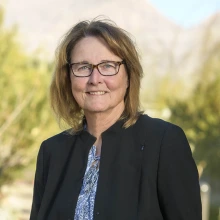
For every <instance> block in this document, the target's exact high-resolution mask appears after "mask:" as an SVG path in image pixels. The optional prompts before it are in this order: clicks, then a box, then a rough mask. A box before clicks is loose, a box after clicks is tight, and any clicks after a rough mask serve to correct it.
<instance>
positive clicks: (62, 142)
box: [41, 130, 76, 151]
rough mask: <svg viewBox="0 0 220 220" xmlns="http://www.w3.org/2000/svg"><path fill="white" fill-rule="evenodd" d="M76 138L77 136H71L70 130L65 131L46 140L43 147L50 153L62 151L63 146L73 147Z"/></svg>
mask: <svg viewBox="0 0 220 220" xmlns="http://www.w3.org/2000/svg"><path fill="white" fill-rule="evenodd" d="M75 137H76V135H75V134H71V133H70V132H69V130H65V131H63V132H61V133H59V134H56V135H54V136H52V137H49V138H48V139H46V140H44V141H43V142H42V144H41V147H44V148H46V149H47V150H48V151H51V150H52V151H54V150H56V149H60V147H61V146H62V148H63V147H64V146H69V145H71V143H73V141H74V140H75Z"/></svg>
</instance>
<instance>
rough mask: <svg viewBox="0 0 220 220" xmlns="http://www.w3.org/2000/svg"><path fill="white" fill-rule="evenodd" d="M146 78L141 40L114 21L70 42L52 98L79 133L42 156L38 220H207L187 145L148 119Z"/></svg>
mask: <svg viewBox="0 0 220 220" xmlns="http://www.w3.org/2000/svg"><path fill="white" fill-rule="evenodd" d="M141 77H142V67H141V65H140V62H139V57H138V54H137V51H136V49H135V46H134V44H133V42H132V40H131V39H130V38H129V36H128V34H127V33H126V32H125V31H124V30H122V29H120V28H119V27H117V26H115V25H114V24H112V23H111V22H110V21H105V20H104V21H100V20H93V21H91V22H88V21H83V22H79V23H78V24H77V25H75V26H74V27H73V28H72V29H71V30H70V31H69V32H68V33H67V34H66V35H65V36H64V38H63V40H62V42H61V44H60V45H59V47H58V50H57V62H56V69H55V73H54V77H53V80H52V84H51V90H50V94H51V104H52V107H53V110H54V111H55V113H56V115H57V116H58V119H59V120H60V121H63V120H64V121H65V122H66V123H67V124H68V125H69V126H70V127H71V129H70V130H68V131H64V132H62V133H61V134H58V135H56V136H54V137H51V138H49V139H48V140H46V141H44V142H43V143H42V145H41V147H40V151H39V155H38V160H37V169H36V176H35V183H34V196H33V204H32V210H31V217H30V219H31V220H58V219H60V220H67V219H68V220H70V219H71V220H87V219H88V220H92V219H94V220H99V219H100V220H107V219H109V220H145V219H146V220H178V219H181V220H201V201H200V188H199V182H198V173H197V169H196V165H195V163H194V160H193V158H192V154H191V151H190V147H189V145H188V142H187V139H186V137H185V135H184V133H183V131H182V130H181V129H180V128H179V127H177V126H175V125H173V124H170V123H168V122H165V121H162V120H159V119H153V118H150V117H148V116H147V115H143V114H142V113H141V112H140V108H139V106H140V105H139V88H140V80H141Z"/></svg>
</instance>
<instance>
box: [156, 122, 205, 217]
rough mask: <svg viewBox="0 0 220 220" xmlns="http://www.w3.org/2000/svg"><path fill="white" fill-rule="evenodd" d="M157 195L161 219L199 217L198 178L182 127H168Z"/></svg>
mask: <svg viewBox="0 0 220 220" xmlns="http://www.w3.org/2000/svg"><path fill="white" fill-rule="evenodd" d="M158 196H159V201H160V207H161V211H162V213H163V216H164V220H177V219H181V220H202V208H201V198H200V186H199V177H198V172H197V167H196V164H195V162H194V160H193V157H192V153H191V150H190V147H189V144H188V141H187V139H186V136H185V134H184V132H183V131H182V129H181V128H179V127H178V126H175V125H170V126H168V128H167V130H166V132H165V134H164V137H163V141H162V144H161V149H160V157H159V168H158Z"/></svg>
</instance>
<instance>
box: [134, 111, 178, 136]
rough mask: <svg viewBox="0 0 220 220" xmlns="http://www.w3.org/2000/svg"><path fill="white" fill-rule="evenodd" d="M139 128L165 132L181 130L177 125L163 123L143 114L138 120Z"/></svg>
mask: <svg viewBox="0 0 220 220" xmlns="http://www.w3.org/2000/svg"><path fill="white" fill-rule="evenodd" d="M138 121H139V126H141V127H145V128H147V129H149V130H152V131H154V132H155V131H166V130H167V129H172V128H173V129H177V130H182V129H181V128H180V127H179V126H178V125H175V124H173V123H171V122H168V121H164V120H162V119H160V118H152V117H150V116H148V115H146V114H143V115H141V116H140V118H139V120H138Z"/></svg>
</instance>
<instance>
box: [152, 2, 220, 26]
mask: <svg viewBox="0 0 220 220" xmlns="http://www.w3.org/2000/svg"><path fill="white" fill-rule="evenodd" d="M148 2H150V3H151V4H152V5H153V6H154V7H155V8H157V9H158V10H159V11H160V12H162V13H163V14H164V15H165V16H167V17H168V18H170V19H171V20H172V21H174V22H175V23H177V24H179V25H181V26H184V27H190V26H193V25H196V24H198V23H200V22H201V21H203V20H204V19H206V18H207V17H209V16H210V15H212V14H213V13H215V12H217V11H218V12H219V11H220V0H181V1H178V0H148Z"/></svg>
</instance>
